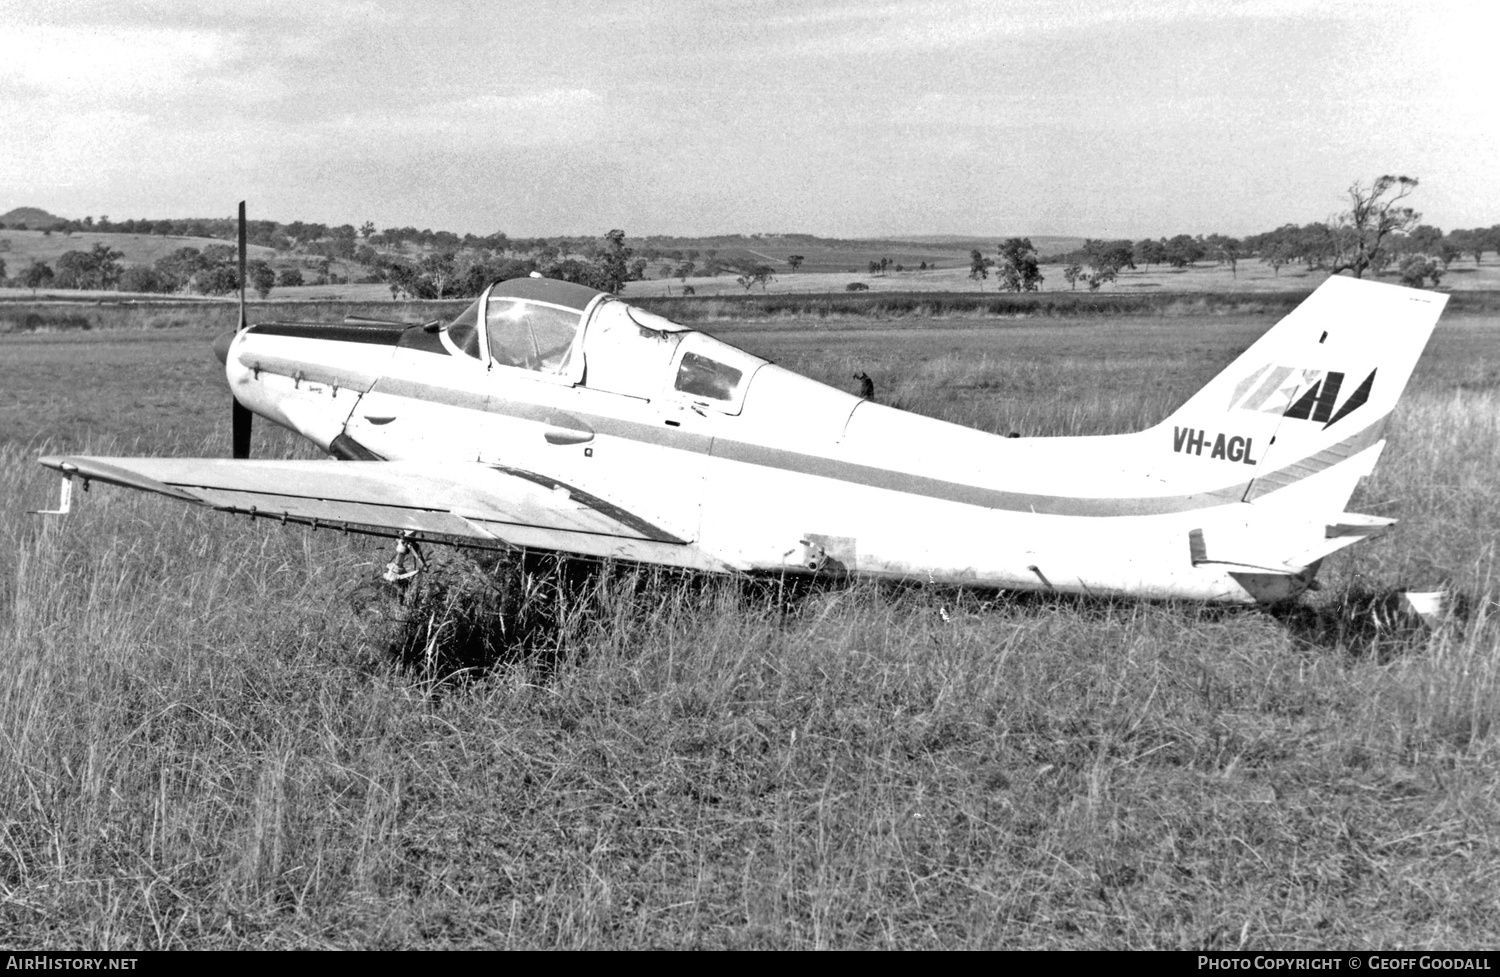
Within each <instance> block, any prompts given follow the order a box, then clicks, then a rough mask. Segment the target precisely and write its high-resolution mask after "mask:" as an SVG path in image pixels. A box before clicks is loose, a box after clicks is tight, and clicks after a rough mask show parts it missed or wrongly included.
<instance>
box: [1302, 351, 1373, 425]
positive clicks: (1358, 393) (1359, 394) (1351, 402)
mask: <svg viewBox="0 0 1500 977" xmlns="http://www.w3.org/2000/svg"><path fill="white" fill-rule="evenodd" d="M1377 369H1378V367H1377ZM1375 373H1376V370H1371V371H1370V375H1369V376H1367V377H1365V381H1364V383H1361V384H1360V385H1359V387H1358V388H1357V389H1356V390H1355V391H1354V393H1352V394H1350V395H1349V399H1348V400H1346V401H1344V406H1342V407H1340V408H1339V410H1338V413H1337V414H1334V415H1333V418H1332V419H1331V420H1330V421H1329V422H1328V423H1327V424H1324V425H1323V430H1325V431H1326V430H1328V429H1329V428H1330V427H1333V425H1335V424H1337V423H1338V422H1339V421H1340V420H1341V419H1343V418H1344V417H1345V416H1347V415H1348V414H1351V413H1353V412H1354V409H1355V408H1357V407H1359V406H1361V405H1362V404H1363V403H1364V402H1365V401H1367V400H1369V399H1370V391H1371V389H1373V388H1374V386H1375ZM1332 399H1333V398H1331V397H1330V398H1329V401H1330V402H1331V401H1332ZM1313 419H1314V420H1320V419H1321V418H1318V417H1316V416H1315V417H1314V418H1313Z"/></svg>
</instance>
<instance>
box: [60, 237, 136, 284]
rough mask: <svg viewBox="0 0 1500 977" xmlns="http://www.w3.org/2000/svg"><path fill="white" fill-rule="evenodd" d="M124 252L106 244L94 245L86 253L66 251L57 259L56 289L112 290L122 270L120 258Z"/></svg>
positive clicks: (117, 282)
mask: <svg viewBox="0 0 1500 977" xmlns="http://www.w3.org/2000/svg"><path fill="white" fill-rule="evenodd" d="M122 257H124V252H121V251H116V250H114V249H113V248H111V247H110V246H109V245H107V244H96V245H94V246H93V248H91V249H90V250H88V251H68V252H65V253H63V255H62V256H61V257H59V258H58V259H57V287H58V288H96V289H104V288H114V287H115V286H116V285H118V284H119V281H120V275H121V274H122V273H123V272H124V269H123V268H121V267H120V260H119V259H120V258H122Z"/></svg>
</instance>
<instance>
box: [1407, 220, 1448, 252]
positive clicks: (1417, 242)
mask: <svg viewBox="0 0 1500 977" xmlns="http://www.w3.org/2000/svg"><path fill="white" fill-rule="evenodd" d="M1442 239H1443V229H1442V228H1440V227H1433V226H1432V225H1431V224H1419V225H1417V227H1416V228H1414V229H1413V230H1412V231H1411V233H1409V234H1407V235H1406V240H1407V241H1408V242H1410V244H1411V250H1413V251H1417V252H1420V253H1421V254H1436V253H1437V246H1438V242H1439V241H1441V240H1442Z"/></svg>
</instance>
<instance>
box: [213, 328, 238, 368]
mask: <svg viewBox="0 0 1500 977" xmlns="http://www.w3.org/2000/svg"><path fill="white" fill-rule="evenodd" d="M235 332H236V330H234V329H225V330H224V331H223V332H221V333H219V335H218V336H216V337H214V355H215V356H217V357H218V358H219V362H220V363H225V364H227V363H228V362H229V344H230V343H232V342H234V334H235Z"/></svg>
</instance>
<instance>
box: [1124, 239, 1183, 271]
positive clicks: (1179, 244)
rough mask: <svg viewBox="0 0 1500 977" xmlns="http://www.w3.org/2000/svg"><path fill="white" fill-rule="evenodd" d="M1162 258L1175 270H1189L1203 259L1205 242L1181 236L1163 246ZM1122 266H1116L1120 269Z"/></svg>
mask: <svg viewBox="0 0 1500 977" xmlns="http://www.w3.org/2000/svg"><path fill="white" fill-rule="evenodd" d="M1162 251H1163V254H1162V257H1163V258H1164V259H1165V261H1166V263H1167V264H1169V265H1171V266H1172V267H1173V268H1187V267H1188V266H1190V265H1191V264H1192V263H1193V262H1195V261H1198V260H1199V259H1200V258H1202V257H1203V253H1204V249H1203V242H1201V241H1199V240H1197V239H1195V238H1193V237H1192V236H1191V235H1188V234H1179V235H1177V236H1176V237H1174V238H1172V239H1171V240H1169V241H1167V242H1166V244H1164V245H1162ZM1119 267H1121V266H1118V265H1117V266H1116V268H1119Z"/></svg>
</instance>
